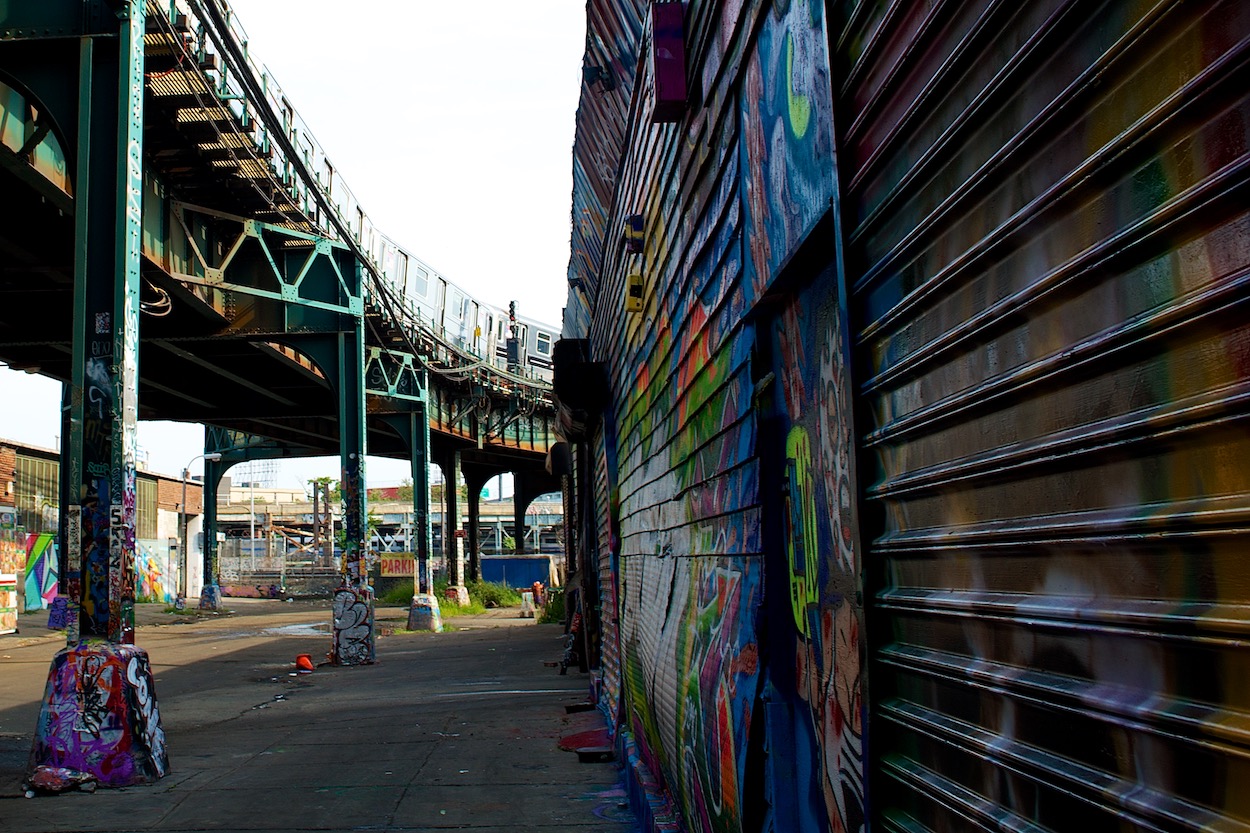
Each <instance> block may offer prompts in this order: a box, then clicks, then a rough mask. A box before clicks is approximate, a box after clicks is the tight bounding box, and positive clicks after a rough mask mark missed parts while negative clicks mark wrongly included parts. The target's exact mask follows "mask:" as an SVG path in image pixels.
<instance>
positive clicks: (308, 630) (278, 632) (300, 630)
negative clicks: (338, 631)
mask: <svg viewBox="0 0 1250 833" xmlns="http://www.w3.org/2000/svg"><path fill="white" fill-rule="evenodd" d="M329 632H330V623H329V622H305V623H301V624H298V625H283V626H282V627H280V628H265V629H264V630H263V631H261V633H262V634H264V635H265V636H325V635H326V634H327V633H329Z"/></svg>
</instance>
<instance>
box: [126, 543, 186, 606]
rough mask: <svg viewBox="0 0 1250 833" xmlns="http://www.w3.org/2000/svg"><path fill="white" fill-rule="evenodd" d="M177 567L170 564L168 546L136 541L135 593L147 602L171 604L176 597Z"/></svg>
mask: <svg viewBox="0 0 1250 833" xmlns="http://www.w3.org/2000/svg"><path fill="white" fill-rule="evenodd" d="M177 577H178V573H177V565H176V564H174V563H172V560H171V557H170V549H169V545H168V544H164V543H161V542H158V541H142V540H141V541H136V546H135V593H136V598H138V599H141V600H143V601H148V602H165V603H166V604H172V603H173V601H174V599H175V598H177V595H178V578H177Z"/></svg>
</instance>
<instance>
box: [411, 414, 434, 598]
mask: <svg viewBox="0 0 1250 833" xmlns="http://www.w3.org/2000/svg"><path fill="white" fill-rule="evenodd" d="M427 407H428V406H427V405H425V404H424V403H422V404H421V405H420V406H418V409H417V410H416V411H414V412H413V413H412V414H411V415H410V416H409V421H410V432H409V437H410V444H409V449H410V452H411V453H410V456H411V458H412V515H413V521H414V523H415V524H416V529H415V530H414V533H415V537H416V549H415V550H414V551H413V555H414V558H415V560H416V567H417V581H416V582H415V583H414V585H413V586H414V587H415V588H416V591H417V592H418V593H426V594H430V595H432V594H433V593H434V572H433V570H432V569H431V567H430V565H431V559H430V547H431V545H432V543H433V536H432V535H431V533H430V417H429V414H428V413H427Z"/></svg>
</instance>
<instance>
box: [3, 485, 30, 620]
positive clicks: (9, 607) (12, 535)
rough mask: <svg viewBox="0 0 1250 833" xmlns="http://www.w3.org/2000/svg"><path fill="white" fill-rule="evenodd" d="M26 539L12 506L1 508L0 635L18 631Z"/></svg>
mask: <svg viewBox="0 0 1250 833" xmlns="http://www.w3.org/2000/svg"><path fill="white" fill-rule="evenodd" d="M23 541H24V539H23V538H22V536H21V535H20V533H19V530H18V527H17V512H16V511H15V510H14V508H13V507H12V506H4V507H0V633H13V632H14V631H16V630H17V610H18V604H17V602H18V599H17V594H18V591H19V589H20V588H19V587H18V586H17V573H18V570H19V569H20V568H21V566H22V563H23V562H24V561H25V558H24V556H25V549H24V548H23V546H22V543H23Z"/></svg>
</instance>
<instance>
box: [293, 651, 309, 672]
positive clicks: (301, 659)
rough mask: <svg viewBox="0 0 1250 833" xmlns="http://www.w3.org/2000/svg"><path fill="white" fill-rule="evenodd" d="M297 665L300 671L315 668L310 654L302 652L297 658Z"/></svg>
mask: <svg viewBox="0 0 1250 833" xmlns="http://www.w3.org/2000/svg"><path fill="white" fill-rule="evenodd" d="M295 667H296V668H298V669H299V670H300V671H311V670H313V661H312V656H311V655H310V654H300V655H299V656H297V657H296V658H295Z"/></svg>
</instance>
